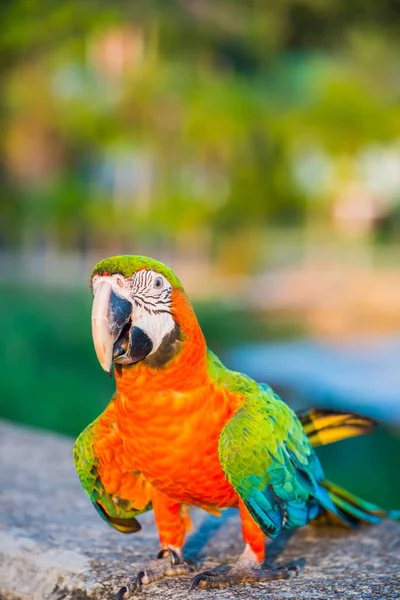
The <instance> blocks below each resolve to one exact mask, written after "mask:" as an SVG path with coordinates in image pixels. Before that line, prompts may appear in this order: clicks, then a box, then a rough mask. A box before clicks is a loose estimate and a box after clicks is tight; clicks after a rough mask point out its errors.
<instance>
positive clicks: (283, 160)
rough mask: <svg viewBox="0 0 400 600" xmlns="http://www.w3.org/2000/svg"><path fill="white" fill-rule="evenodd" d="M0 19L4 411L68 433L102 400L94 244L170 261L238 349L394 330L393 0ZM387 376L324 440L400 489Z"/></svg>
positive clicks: (359, 475)
mask: <svg viewBox="0 0 400 600" xmlns="http://www.w3.org/2000/svg"><path fill="white" fill-rule="evenodd" d="M1 19H2V27H1V33H0V69H1V77H0V132H1V135H0V159H1V162H0V290H1V296H0V315H1V319H2V323H1V331H0V336H1V344H0V360H1V364H2V393H1V395H0V416H2V417H4V418H7V419H11V420H16V421H20V422H23V423H27V424H30V425H34V426H39V427H44V428H47V429H51V430H54V431H57V432H62V433H67V434H71V435H77V433H78V432H79V431H80V430H81V429H82V428H83V427H84V426H85V425H86V424H87V423H88V422H89V421H90V420H92V419H93V418H94V417H95V416H96V415H97V414H98V413H99V412H100V411H101V410H102V409H103V407H104V406H105V405H106V403H107V401H108V399H109V398H110V396H111V393H112V390H113V386H114V383H113V380H110V379H108V378H107V377H106V376H105V375H104V373H102V371H101V369H100V367H99V366H98V364H97V362H96V358H95V354H94V351H93V348H92V343H91V334H90V305H91V298H90V292H89V288H88V280H89V276H90V272H91V269H92V267H93V265H94V264H95V263H96V262H97V261H98V260H99V259H100V258H103V257H105V256H106V255H112V254H121V253H128V254H145V255H150V256H153V257H155V258H158V259H160V260H162V261H164V262H166V263H167V264H169V265H170V266H171V267H173V268H174V269H175V270H176V272H177V273H178V274H179V276H180V278H181V280H182V281H183V283H184V285H185V288H186V290H187V292H188V293H189V295H190V297H191V298H192V299H193V301H194V304H195V306H196V309H197V312H198V315H199V318H200V321H201V324H202V326H203V328H204V331H205V333H206V337H207V340H208V342H209V345H210V346H211V347H212V348H213V349H214V350H215V351H217V352H218V353H220V354H221V356H222V357H223V358H224V357H226V359H227V362H228V364H231V363H230V362H229V361H230V360H231V359H230V358H229V357H232V356H234V353H233V354H232V352H234V350H235V348H241V347H243V344H249V343H251V342H258V343H261V342H263V343H265V344H266V347H268V343H272V342H276V341H282V340H301V339H304V338H307V339H310V340H315V339H317V340H319V341H320V342H321V340H322V342H323V343H326V344H327V345H328V346H329V345H332V344H333V345H335V347H338V348H340V347H341V346H342V345H343V346H346V344H347V343H348V340H349V339H352V337H353V336H360V335H367V334H368V336H369V340H371V339H374V336H376V337H377V339H378V337H379V339H382V336H392V337H393V336H396V335H397V332H399V331H400V273H399V270H398V261H399V258H400V236H399V234H400V102H399V98H400V71H399V59H400V7H399V5H398V2H396V1H395V0H382V1H381V2H376V1H375V2H373V1H372V0H355V1H353V2H351V3H350V2H346V1H345V0H281V1H279V2H265V1H264V0H247V1H245V0H241V1H239V0H236V1H235V0H170V1H168V2H166V1H165V0H158V1H157V0H147V1H146V2H134V1H132V2H126V1H122V0H114V2H112V3H110V2H105V1H103V2H102V1H99V0H97V1H96V2H92V1H91V0H85V2H81V1H78V0H64V2H62V3H54V2H49V1H48V0H14V1H9V2H7V3H6V4H5V5H4V7H3V8H2V17H1ZM246 347H247V346H246ZM248 348H249V350H248V352H249V353H251V352H252V350H251V346H248ZM394 352H395V350H391V351H390V358H391V360H393V357H394V354H393V353H394ZM396 356H397V354H396ZM356 358H357V356H355V359H356ZM399 358H400V350H399ZM233 362H234V361H233V359H232V364H233ZM394 364H395V361H394ZM234 366H235V368H238V367H239V368H240V365H238V364H235V365H234ZM290 369H291V363H290V361H288V362H287V370H288V372H290ZM334 369H335V365H334V364H332V366H331V371H332V370H333V371H334ZM321 373H322V370H321ZM257 375H258V376H259V377H260V378H263V372H258V373H257ZM386 375H387V374H386V373H385V375H383V373H381V379H382V396H381V395H380V393H379V387H378V393H377V394H376V405H379V407H380V412H379V416H380V418H381V420H382V421H383V425H382V427H381V428H380V430H379V431H378V432H377V433H376V434H374V436H372V437H369V438H365V439H362V440H361V439H357V440H350V441H346V442H343V443H342V444H340V445H336V446H333V447H330V448H325V449H322V451H321V454H322V457H323V459H324V461H325V464H326V470H327V473H328V476H329V477H331V478H335V479H336V480H338V481H339V483H342V484H346V485H347V484H348V485H349V486H350V487H351V488H352V489H353V491H355V492H356V493H359V494H364V495H365V496H368V497H369V498H371V499H372V500H376V501H382V502H383V503H385V504H386V505H387V506H388V505H396V506H397V507H400V478H399V476H398V466H397V462H398V456H399V452H400V440H399V430H400V425H399V423H400V418H398V415H399V411H398V409H397V412H396V413H394V409H393V407H394V404H393V402H392V403H390V402H388V403H387V405H386V404H385V397H386V396H387V397H389V396H390V398H391V399H392V400H393V395H395V394H396V390H397V389H399V388H397V382H398V379H396V377H397V371H396V367H395V366H394V367H393V370H392V371H391V372H390V375H389V376H386ZM265 376H266V377H267V371H265ZM357 377H358V378H359V380H360V381H361V380H363V381H365V378H369V377H371V371H370V369H369V368H368V369H367V368H365V370H364V372H363V373H362V374H361V375H360V371H359V370H358V371H357ZM357 377H354V378H353V379H354V381H353V382H352V383H354V389H355V394H357ZM374 377H375V379H376V380H378V382H379V377H380V374H379V372H376V373H374ZM273 383H274V384H276V386H277V387H278V389H279V386H280V383H281V382H280V380H279V376H278V375H277V376H276V377H275V378H274V377H273ZM300 383H301V382H300ZM399 383H400V382H399ZM318 385H319V389H320V388H321V386H322V388H323V386H324V385H326V391H327V394H326V396H327V397H329V401H327V402H325V403H327V404H329V405H331V406H336V401H335V395H334V394H333V393H332V394H329V389H328V388H329V386H328V379H324V378H323V377H322V376H321V381H319V382H318ZM296 390H297V388H296V385H293V386H292V388H291V389H290V390H285V391H286V392H287V394H288V398H289V399H290V400H291V401H293V402H294V404H295V405H296V406H297V405H298V404H299V402H300V400H303V399H304V398H301V394H296ZM385 394H386V396H385ZM297 396H298V397H297ZM319 398H320V394H319V395H318V394H315V396H314V394H313V392H312V390H311V391H310V393H309V396H308V398H307V402H308V403H309V404H313V403H316V402H317V401H318V402H319ZM395 400H396V398H395ZM351 401H352V398H351V397H349V407H351ZM397 406H400V398H399V402H398V403H397ZM341 408H343V401H342V404H341ZM364 412H366V414H371V415H372V416H374V402H372V404H371V403H369V404H368V405H367V404H366V405H365V411H364ZM394 414H396V416H395V417H394ZM388 423H389V424H390V429H389V428H388V425H387V424H388ZM349 456H352V457H353V460H351V459H349Z"/></svg>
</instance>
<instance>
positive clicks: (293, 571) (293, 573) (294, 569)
mask: <svg viewBox="0 0 400 600" xmlns="http://www.w3.org/2000/svg"><path fill="white" fill-rule="evenodd" d="M287 570H288V575H289V577H297V576H298V575H299V573H300V571H301V569H300V567H299V566H298V565H289V566H288V567H287Z"/></svg>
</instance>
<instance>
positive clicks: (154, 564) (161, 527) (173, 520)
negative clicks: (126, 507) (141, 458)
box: [117, 489, 190, 600]
mask: <svg viewBox="0 0 400 600" xmlns="http://www.w3.org/2000/svg"><path fill="white" fill-rule="evenodd" d="M152 503H153V510H154V517H155V520H156V525H157V529H158V534H159V537H160V544H161V550H160V552H159V554H158V557H157V559H155V560H151V561H150V562H149V563H148V564H147V565H146V566H145V567H143V569H141V570H140V571H139V572H138V573H137V574H136V575H134V576H133V577H132V578H131V579H130V580H129V581H128V582H127V583H126V584H125V585H124V586H123V587H122V588H121V589H120V590H119V592H118V594H117V600H122V599H124V600H125V598H128V597H129V596H130V595H131V594H132V593H133V592H135V591H140V590H141V588H142V586H143V585H147V584H148V583H151V582H152V581H157V580H158V579H162V578H163V577H165V576H167V577H175V576H176V575H185V574H187V573H189V571H190V567H189V565H188V564H187V563H186V562H184V560H183V555H182V550H181V548H182V546H183V542H184V539H185V532H186V529H187V528H188V525H189V523H188V521H189V517H188V516H187V514H185V512H184V510H183V507H182V505H181V504H179V503H177V502H175V501H173V500H171V499H170V498H168V497H167V496H165V495H164V494H161V492H159V491H157V490H155V489H154V490H153V491H152Z"/></svg>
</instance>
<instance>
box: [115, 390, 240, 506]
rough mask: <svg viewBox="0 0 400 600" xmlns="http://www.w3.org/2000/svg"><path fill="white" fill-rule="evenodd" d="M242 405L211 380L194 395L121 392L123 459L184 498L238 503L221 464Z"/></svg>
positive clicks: (119, 418) (119, 419) (172, 494)
mask: <svg viewBox="0 0 400 600" xmlns="http://www.w3.org/2000/svg"><path fill="white" fill-rule="evenodd" d="M240 403H241V402H240V399H238V398H235V397H233V396H232V395H230V394H229V393H228V392H227V391H226V390H219V389H217V388H216V387H215V386H214V385H212V384H210V385H206V386H202V387H201V388H198V389H196V390H195V391H194V392H193V391H192V392H190V393H178V392H170V391H168V392H164V393H160V392H157V393H152V392H148V393H147V394H146V393H143V390H141V393H138V394H136V395H134V394H132V392H131V393H130V395H129V398H127V397H125V396H123V395H122V394H121V395H120V396H119V397H118V399H117V401H116V414H117V422H118V429H119V431H120V434H121V436H122V440H123V447H122V449H121V448H120V450H119V451H120V452H121V451H123V452H124V454H125V457H124V460H123V462H124V463H129V462H131V465H132V469H133V470H139V471H140V472H141V473H143V475H144V476H145V478H146V479H147V481H149V482H150V483H151V484H152V485H154V486H155V487H157V488H158V489H159V490H161V491H162V492H163V493H165V494H167V495H168V496H170V497H171V498H174V499H176V500H178V501H179V502H185V503H189V504H198V505H201V506H204V507H206V506H210V507H218V508H223V507H227V506H232V505H235V504H236V502H237V497H236V493H235V492H234V490H233V488H232V487H231V485H230V484H229V482H228V481H227V479H226V477H225V475H224V473H223V471H222V468H221V466H220V462H219V458H218V440H219V436H220V433H221V430H222V428H223V426H224V425H225V424H226V422H227V421H228V420H229V419H230V417H231V416H232V414H233V413H234V412H235V411H236V410H237V408H238V407H239V404H240ZM132 491H133V490H132Z"/></svg>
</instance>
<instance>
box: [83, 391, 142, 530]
mask: <svg viewBox="0 0 400 600" xmlns="http://www.w3.org/2000/svg"><path fill="white" fill-rule="evenodd" d="M112 402H113V401H111V402H110V404H109V405H108V407H107V409H108V408H109V407H110V406H111V405H112ZM107 409H106V410H107ZM99 418H100V417H99ZM99 418H97V419H96V420H95V421H93V423H91V424H90V425H88V427H86V429H84V430H83V431H82V433H81V434H80V435H79V436H78V438H77V440H76V442H75V446H74V462H75V468H76V471H77V473H78V476H79V479H80V481H81V484H82V487H83V489H84V490H85V492H86V493H87V495H88V496H89V498H90V500H91V502H92V504H93V506H94V507H95V509H96V510H97V512H98V513H99V515H100V516H101V517H102V518H103V519H104V520H105V521H106V522H107V523H108V524H109V525H111V526H112V527H114V528H115V529H117V530H118V531H121V532H122V533H134V532H136V531H139V530H140V529H141V525H140V523H139V521H138V520H137V519H136V518H135V517H136V516H137V515H140V514H142V513H144V512H146V511H148V510H151V508H152V506H151V500H150V498H149V497H148V498H145V502H144V504H145V507H144V508H143V494H145V493H146V491H145V490H143V489H141V490H140V496H141V501H140V504H141V508H140V509H139V508H137V507H136V508H135V506H134V502H132V501H129V500H126V499H124V498H120V497H116V496H115V495H113V496H111V495H110V494H108V493H107V492H106V491H105V489H104V486H103V484H102V482H101V479H100V476H99V474H98V471H97V465H98V459H97V457H96V456H95V454H94V451H93V440H94V437H95V435H96V432H97V427H98V421H99ZM132 475H133V476H134V477H135V478H137V479H139V478H140V473H132Z"/></svg>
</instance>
